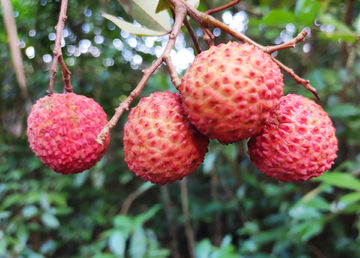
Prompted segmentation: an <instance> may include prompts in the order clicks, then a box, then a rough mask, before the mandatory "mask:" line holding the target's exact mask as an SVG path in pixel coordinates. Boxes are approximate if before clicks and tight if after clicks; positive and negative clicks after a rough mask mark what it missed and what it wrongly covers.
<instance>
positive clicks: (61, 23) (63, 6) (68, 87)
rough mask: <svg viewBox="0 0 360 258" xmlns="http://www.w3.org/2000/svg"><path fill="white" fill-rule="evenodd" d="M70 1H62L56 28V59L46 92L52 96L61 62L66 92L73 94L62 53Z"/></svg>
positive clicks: (54, 59) (68, 72) (54, 52)
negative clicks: (62, 39) (64, 28)
mask: <svg viewBox="0 0 360 258" xmlns="http://www.w3.org/2000/svg"><path fill="white" fill-rule="evenodd" d="M67 5H68V1H67V0H62V1H61V8H60V14H59V20H58V23H57V24H56V26H55V30H56V40H55V47H54V51H53V54H54V58H53V63H52V66H51V73H50V82H49V89H48V90H47V91H46V93H47V94H48V95H49V96H50V95H52V94H53V92H54V91H53V85H54V79H55V74H56V72H57V71H56V67H57V63H58V62H59V64H60V66H61V70H62V73H63V80H64V82H65V86H64V92H68V93H70V92H72V86H71V84H70V74H71V73H70V71H69V70H68V69H67V67H66V64H65V62H64V59H63V56H62V52H61V38H62V31H63V27H64V24H65V21H66V19H67V16H66V10H67Z"/></svg>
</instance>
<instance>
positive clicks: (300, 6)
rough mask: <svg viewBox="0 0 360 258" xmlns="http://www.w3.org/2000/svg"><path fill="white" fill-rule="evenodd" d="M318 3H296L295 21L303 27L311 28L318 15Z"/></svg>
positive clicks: (312, 1) (308, 1) (305, 1)
mask: <svg viewBox="0 0 360 258" xmlns="http://www.w3.org/2000/svg"><path fill="white" fill-rule="evenodd" d="M319 10H320V3H319V2H318V1H314V0H299V1H296V6H295V15H296V21H297V22H298V23H300V24H301V25H302V26H303V27H311V26H312V24H313V22H314V20H315V17H316V15H317V14H318V13H319Z"/></svg>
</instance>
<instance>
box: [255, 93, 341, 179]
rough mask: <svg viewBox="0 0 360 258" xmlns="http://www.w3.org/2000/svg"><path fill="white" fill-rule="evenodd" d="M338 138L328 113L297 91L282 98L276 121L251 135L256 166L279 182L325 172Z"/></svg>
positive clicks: (305, 177) (308, 177)
mask: <svg viewBox="0 0 360 258" xmlns="http://www.w3.org/2000/svg"><path fill="white" fill-rule="evenodd" d="M337 144H338V140H337V138H336V136H335V128H334V127H333V125H332V122H331V120H330V118H329V116H328V114H327V113H326V112H325V111H324V110H323V109H322V108H321V106H319V105H318V104H316V103H315V102H314V101H313V100H310V99H307V98H305V97H302V96H298V95H295V94H289V95H287V96H285V97H282V98H281V99H280V105H279V106H278V108H276V110H275V113H274V117H273V120H272V121H271V123H270V124H268V125H266V126H265V127H264V128H263V129H262V130H261V132H260V133H259V134H257V135H256V136H253V137H251V138H250V141H249V142H248V147H249V149H248V154H249V155H250V159H251V161H252V162H253V163H254V164H255V166H256V167H257V168H258V169H259V170H260V171H261V172H263V173H265V174H266V175H268V176H270V177H273V178H276V179H278V180H280V181H293V182H296V181H305V180H309V179H311V178H313V177H318V176H320V175H322V173H323V172H324V171H327V170H329V169H330V168H331V165H332V164H334V159H335V158H336V157H337V155H336V152H337V150H338V146H337Z"/></svg>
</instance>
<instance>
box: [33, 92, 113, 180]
mask: <svg viewBox="0 0 360 258" xmlns="http://www.w3.org/2000/svg"><path fill="white" fill-rule="evenodd" d="M106 123H107V116H106V113H105V112H104V110H103V109H102V107H101V106H100V105H99V104H98V103H96V102H95V101H94V100H93V99H91V98H87V97H85V96H82V95H77V94H75V93H65V94H53V95H51V96H46V97H43V98H41V99H39V100H38V101H37V102H36V103H35V104H34V105H33V107H32V110H31V113H30V115H29V117H28V120H27V124H28V129H27V135H28V140H29V143H30V148H31V149H32V150H33V151H34V153H35V154H36V156H38V157H39V158H40V159H41V161H42V162H43V163H45V165H46V166H48V167H50V168H51V169H53V170H54V171H55V172H57V173H61V174H69V173H71V174H74V173H80V172H82V171H84V170H86V169H89V168H91V167H93V166H94V165H95V164H96V163H97V162H98V161H99V160H100V159H101V157H102V156H103V155H104V153H105V150H106V148H107V147H108V145H109V140H110V136H109V137H107V138H106V140H105V141H104V144H103V145H100V144H98V143H97V142H96V141H95V139H96V136H97V135H98V134H99V133H100V131H101V129H102V128H103V126H104V125H106Z"/></svg>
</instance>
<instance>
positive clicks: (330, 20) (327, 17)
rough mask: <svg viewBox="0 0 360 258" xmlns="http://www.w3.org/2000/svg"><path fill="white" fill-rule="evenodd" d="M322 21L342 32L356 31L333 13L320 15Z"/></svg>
mask: <svg viewBox="0 0 360 258" xmlns="http://www.w3.org/2000/svg"><path fill="white" fill-rule="evenodd" d="M319 20H320V22H322V23H324V24H326V25H328V24H331V25H333V26H334V27H335V30H337V31H339V32H342V33H354V31H353V30H352V29H351V28H350V27H349V26H347V25H346V24H345V23H343V22H342V21H339V20H338V19H336V18H335V17H334V16H333V15H331V14H328V13H327V14H323V15H321V16H320V17H319Z"/></svg>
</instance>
